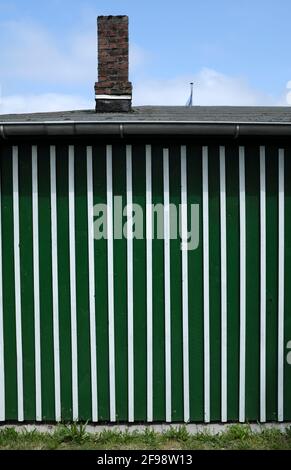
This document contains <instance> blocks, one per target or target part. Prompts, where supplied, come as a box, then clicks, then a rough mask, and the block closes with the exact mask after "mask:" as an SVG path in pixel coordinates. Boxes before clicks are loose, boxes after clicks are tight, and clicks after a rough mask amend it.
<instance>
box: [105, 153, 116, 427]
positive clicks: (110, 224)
mask: <svg viewBox="0 0 291 470" xmlns="http://www.w3.org/2000/svg"><path fill="white" fill-rule="evenodd" d="M106 184H107V266H108V269H107V271H108V335H109V395H110V421H112V422H114V421H116V399H115V333H114V270H113V190H112V145H107V146H106Z"/></svg>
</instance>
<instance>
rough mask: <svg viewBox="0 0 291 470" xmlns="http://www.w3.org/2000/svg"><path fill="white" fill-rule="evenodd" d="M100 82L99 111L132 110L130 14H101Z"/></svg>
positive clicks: (99, 36)
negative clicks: (129, 66) (129, 72)
mask: <svg viewBox="0 0 291 470" xmlns="http://www.w3.org/2000/svg"><path fill="white" fill-rule="evenodd" d="M97 22H98V62H99V63H98V82H97V83H95V98H96V112H100V113H102V112H107V113H108V112H115V113H117V112H129V111H130V110H131V98H132V85H131V83H130V82H129V81H128V17H127V16H98V20H97Z"/></svg>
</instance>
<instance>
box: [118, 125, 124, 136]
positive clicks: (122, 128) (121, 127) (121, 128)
mask: <svg viewBox="0 0 291 470" xmlns="http://www.w3.org/2000/svg"><path fill="white" fill-rule="evenodd" d="M119 135H120V138H121V139H123V137H124V127H123V124H120V125H119Z"/></svg>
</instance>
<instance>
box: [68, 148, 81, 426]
mask: <svg viewBox="0 0 291 470" xmlns="http://www.w3.org/2000/svg"><path fill="white" fill-rule="evenodd" d="M74 154H75V151H74V146H73V145H69V239H70V300H71V344H72V400H73V420H74V421H77V420H78V418H79V409H78V408H79V406H78V341H77V299H76V242H75V168H74V166H75V155H74Z"/></svg>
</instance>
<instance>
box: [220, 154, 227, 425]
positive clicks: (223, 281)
mask: <svg viewBox="0 0 291 470" xmlns="http://www.w3.org/2000/svg"><path fill="white" fill-rule="evenodd" d="M219 161H220V244H221V248H220V249H221V267H220V269H221V274H220V275H221V421H222V422H223V423H226V422H227V244H226V184H225V178H226V177H225V147H222V146H221V147H220V148H219Z"/></svg>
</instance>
